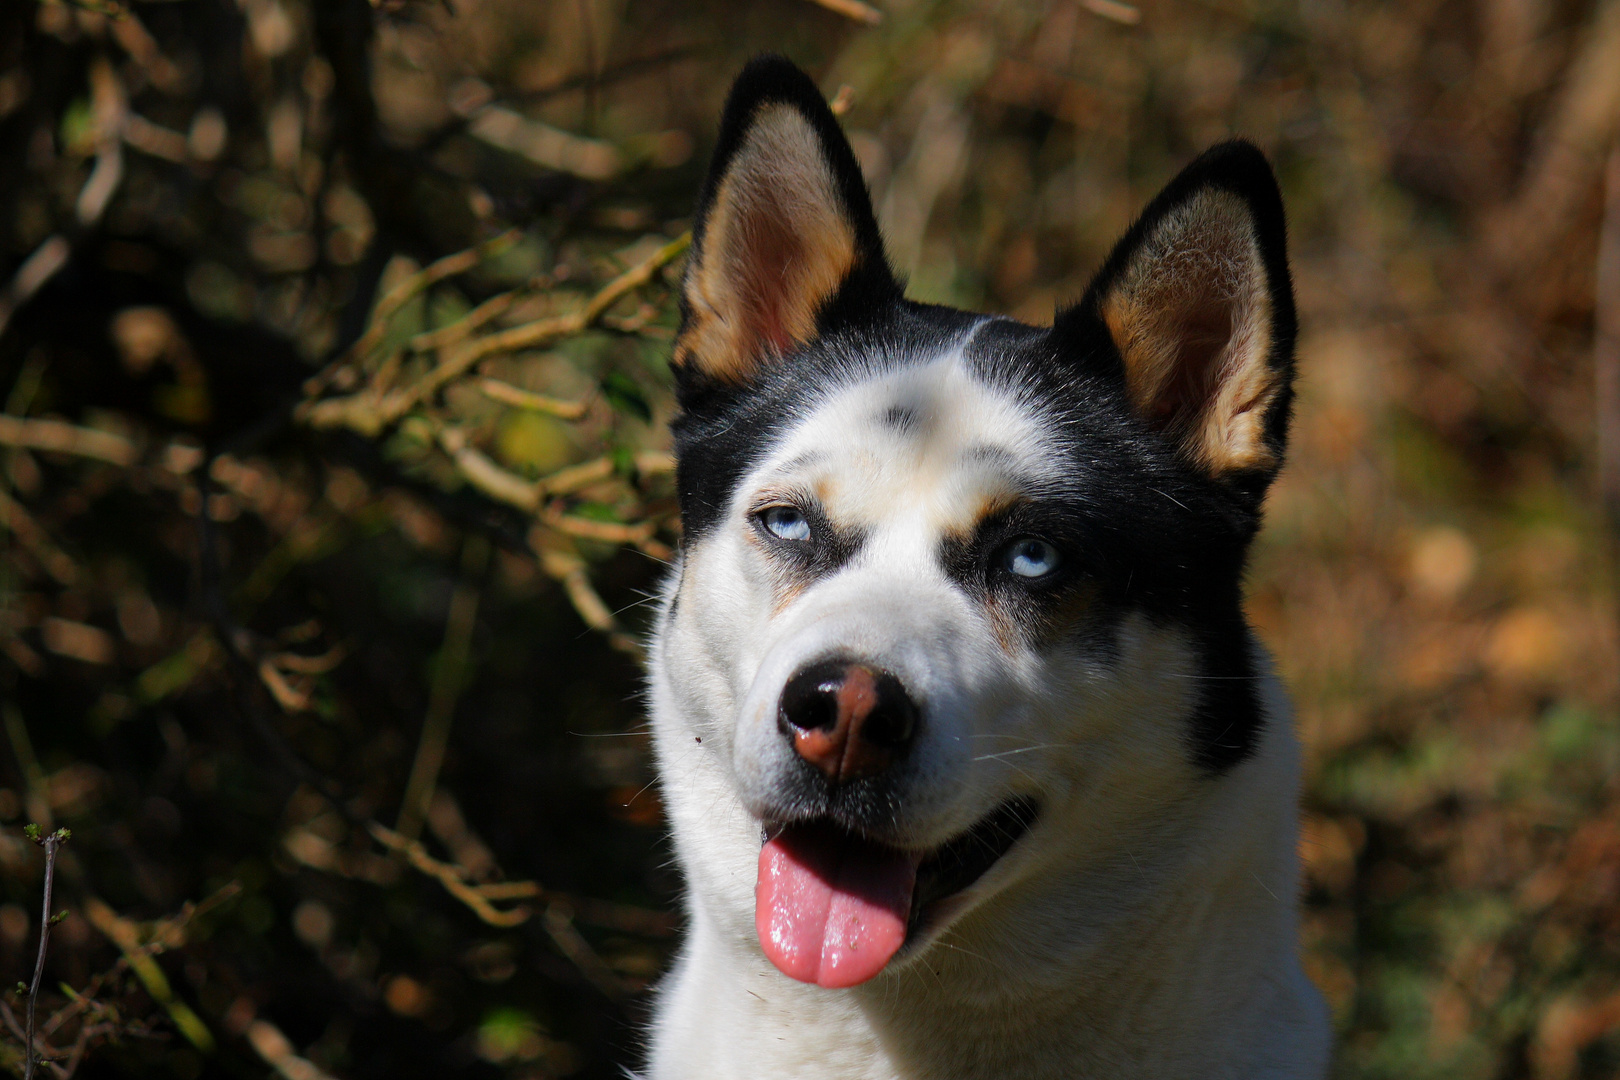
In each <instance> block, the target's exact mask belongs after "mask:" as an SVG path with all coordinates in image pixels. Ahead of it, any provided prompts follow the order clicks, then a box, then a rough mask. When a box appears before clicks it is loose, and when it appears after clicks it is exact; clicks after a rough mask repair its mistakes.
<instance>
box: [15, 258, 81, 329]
mask: <svg viewBox="0 0 1620 1080" xmlns="http://www.w3.org/2000/svg"><path fill="white" fill-rule="evenodd" d="M72 254H73V247H72V245H70V244H69V243H68V242H67V239H66V238H65V237H63V236H60V235H53V236H48V237H46V238H45V241H44V242H43V243H41V244H40V245H39V247H37V248H35V249H34V252H33V254H32V255H30V256H28V258H26V259H24V260H23V261H22V265H21V266H19V267H17V272H16V273H15V274H13V275H12V276H11V284H10V285H9V286H7V287H6V290H5V292H3V293H0V333H4V332H5V329H6V324H7V323H9V322H11V317H12V315H14V314H16V311H17V309H18V308H20V307H22V306H23V305H24V304H26V303H27V302H28V301H29V300H30V299H31V298H32V297H33V295H34V294H35V293H36V292H38V291H39V290H40V289H42V288H43V287H44V286H45V283H46V282H47V281H49V280H51V278H53V277H55V276H56V272H57V271H58V270H61V269H62V267H64V266H66V265H67V263H68V258H69V256H71V255H72Z"/></svg>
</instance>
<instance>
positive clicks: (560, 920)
mask: <svg viewBox="0 0 1620 1080" xmlns="http://www.w3.org/2000/svg"><path fill="white" fill-rule="evenodd" d="M544 921H545V926H546V933H547V934H549V935H550V936H551V940H552V941H553V942H554V943H556V946H557V948H558V949H559V950H561V951H562V954H563V955H564V956H566V957H568V959H570V960H572V961H573V962H574V966H575V967H577V968H579V970H580V972H581V973H582V974H584V976H585V977H586V978H587V979H589V980H590V981H591V985H592V986H595V987H596V988H597V989H598V990H600V991H602V993H603V994H604V995H606V996H607V997H609V998H611V999H612V1000H614V1001H623V1000H624V999H625V998H627V997H629V996H630V990H629V988H628V987H626V986H625V985H624V981H623V980H622V979H620V978H619V976H618V974H617V973H616V972H614V970H613V969H612V968H610V967H608V965H607V961H605V960H603V959H602V957H601V956H600V955H599V954H598V953H597V951H596V950H595V949H593V948H591V944H590V942H588V941H586V940H585V938H584V935H582V934H581V933H580V932H579V930H578V928H577V927H575V926H574V912H573V909H572V908H570V907H569V906H568V905H567V904H566V903H564V902H562V901H560V900H559V901H554V902H553V903H550V904H547V905H546V914H545V920H544Z"/></svg>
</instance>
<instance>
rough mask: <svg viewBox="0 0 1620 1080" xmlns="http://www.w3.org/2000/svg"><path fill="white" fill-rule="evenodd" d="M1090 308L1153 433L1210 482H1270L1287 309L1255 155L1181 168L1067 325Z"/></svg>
mask: <svg viewBox="0 0 1620 1080" xmlns="http://www.w3.org/2000/svg"><path fill="white" fill-rule="evenodd" d="M1086 310H1089V311H1091V312H1094V313H1095V315H1096V317H1097V318H1098V319H1099V320H1100V321H1101V323H1102V324H1103V327H1104V328H1105V329H1106V331H1107V333H1108V335H1109V336H1110V337H1111V338H1112V339H1113V342H1114V345H1115V346H1116V348H1117V350H1118V353H1119V357H1120V360H1121V361H1122V363H1123V366H1124V377H1125V387H1126V392H1127V394H1128V396H1129V398H1130V402H1131V405H1132V406H1133V408H1134V409H1135V410H1136V412H1137V414H1138V415H1139V416H1140V417H1141V418H1142V419H1143V420H1144V421H1145V422H1146V423H1147V424H1148V426H1150V427H1151V428H1153V429H1154V430H1156V431H1159V432H1161V433H1163V434H1164V435H1165V436H1166V437H1167V438H1169V439H1170V440H1171V441H1172V442H1173V443H1174V444H1175V446H1176V448H1177V450H1178V451H1179V452H1180V454H1181V455H1182V457H1184V458H1185V459H1187V460H1188V461H1189V462H1190V463H1191V464H1193V465H1195V466H1196V467H1198V468H1199V469H1200V470H1201V471H1203V472H1205V473H1206V474H1208V475H1210V476H1213V477H1216V478H1221V479H1232V480H1233V481H1234V482H1236V481H1237V478H1239V477H1247V478H1251V479H1254V480H1257V481H1258V482H1259V484H1260V486H1261V487H1263V486H1264V484H1265V483H1266V482H1268V481H1269V480H1270V478H1271V476H1272V475H1274V474H1275V472H1276V470H1277V469H1278V467H1279V466H1280V465H1281V463H1282V453H1283V448H1284V441H1285V438H1286V434H1287V420H1288V408H1289V403H1290V399H1291V379H1292V375H1293V339H1294V309H1293V299H1292V293H1291V290H1290V286H1289V282H1288V270H1287V253H1286V240H1285V230H1284V225H1283V218H1282V202H1281V197H1280V195H1279V194H1278V193H1277V189H1276V182H1275V180H1274V179H1273V178H1272V175H1271V170H1270V167H1269V166H1268V165H1267V164H1266V162H1265V159H1264V158H1263V157H1261V155H1260V152H1259V151H1258V150H1255V149H1254V148H1253V147H1252V146H1248V145H1247V144H1243V143H1230V144H1226V145H1224V146H1221V147H1217V148H1216V149H1215V150H1213V151H1211V152H1210V153H1209V154H1206V155H1205V156H1204V157H1203V158H1200V159H1199V161H1197V162H1195V163H1194V164H1193V165H1191V166H1189V167H1188V169H1187V170H1186V171H1185V172H1184V173H1183V174H1182V175H1181V176H1180V177H1178V178H1177V179H1176V180H1175V181H1173V182H1172V183H1171V184H1170V186H1169V187H1168V188H1166V190H1165V192H1164V193H1163V194H1162V195H1161V196H1160V197H1159V198H1158V199H1156V200H1155V201H1154V203H1153V205H1151V206H1150V207H1149V208H1148V210H1147V212H1146V213H1144V214H1143V217H1142V220H1141V221H1139V222H1138V223H1137V224H1136V226H1134V227H1133V228H1132V229H1131V231H1130V232H1129V233H1127V234H1126V237H1125V239H1124V240H1122V241H1121V242H1120V244H1119V246H1118V248H1116V249H1115V251H1114V254H1113V255H1112V256H1111V257H1110V258H1109V260H1108V263H1107V264H1106V265H1105V266H1104V268H1103V271H1102V273H1101V274H1099V275H1098V280H1097V283H1096V284H1095V285H1093V287H1092V291H1091V293H1090V294H1088V296H1087V299H1086V301H1085V302H1083V303H1082V305H1081V309H1079V310H1077V312H1075V313H1073V314H1071V315H1068V316H1066V317H1068V318H1075V317H1080V316H1083V314H1084V312H1085V311H1086ZM1060 321H1061V320H1060ZM1239 486H1249V485H1246V484H1240V485H1239Z"/></svg>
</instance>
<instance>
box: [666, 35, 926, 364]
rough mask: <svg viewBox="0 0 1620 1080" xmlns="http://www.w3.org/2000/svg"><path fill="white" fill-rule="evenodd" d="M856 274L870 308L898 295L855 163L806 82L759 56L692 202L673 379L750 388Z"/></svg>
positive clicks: (740, 83) (737, 90) (776, 60)
mask: <svg viewBox="0 0 1620 1080" xmlns="http://www.w3.org/2000/svg"><path fill="white" fill-rule="evenodd" d="M857 278H858V279H859V282H860V283H861V284H863V285H865V286H867V288H866V289H865V290H864V292H863V293H862V295H864V296H865V297H866V299H867V300H869V301H872V300H876V301H881V300H882V299H883V298H885V297H888V296H890V295H891V294H892V295H894V296H898V294H899V287H898V285H896V284H895V282H894V278H893V275H892V274H891V273H890V272H889V269H888V262H887V260H886V258H885V257H884V254H883V248H882V243H881V241H880V240H879V238H878V229H877V221H876V219H875V218H874V217H873V215H872V207H871V200H870V198H869V197H868V195H867V192H866V184H865V181H864V180H863V179H862V177H861V172H860V167H859V166H858V165H857V164H856V162H855V155H854V153H853V152H852V151H851V150H850V148H849V144H848V142H847V141H846V140H845V138H844V135H843V132H842V130H841V129H840V128H839V126H838V121H837V120H836V119H835V118H834V117H833V115H832V112H831V111H830V110H829V109H828V107H827V103H826V101H825V100H823V98H822V97H821V93H820V91H819V90H818V89H817V88H816V86H815V84H814V83H813V82H812V81H811V80H810V78H809V76H807V75H805V74H804V73H803V72H801V71H800V70H799V69H798V68H796V67H794V66H793V65H792V64H791V63H789V62H788V61H787V60H784V59H782V58H781V57H764V58H761V59H759V60H755V61H754V62H752V63H750V64H749V65H748V66H747V67H746V68H745V69H744V70H743V72H742V74H741V75H740V76H739V77H738V79H737V82H736V85H735V86H733V88H732V92H731V97H730V99H729V101H728V102H727V105H726V112H725V116H724V118H723V119H722V121H721V127H720V139H719V144H718V146H717V148H716V150H715V157H714V163H713V164H712V165H711V167H710V172H709V178H708V181H707V182H706V183H705V185H704V194H703V197H702V199H701V200H700V203H699V206H698V213H697V221H696V224H695V226H694V229H693V247H692V254H691V256H690V258H689V260H688V262H687V270H686V277H685V280H684V282H683V284H682V292H681V316H682V318H681V328H680V331H679V333H678V334H677V335H676V341H675V351H674V356H673V358H672V362H673V364H674V366H675V371H676V374H677V376H678V377H679V378H680V379H681V380H682V381H683V382H687V383H690V381H691V380H693V378H694V377H696V378H697V379H698V381H699V382H702V383H721V384H731V385H738V384H742V383H746V382H747V381H749V380H750V379H751V378H753V377H754V376H755V375H757V374H758V373H759V372H760V371H761V370H762V368H763V367H764V366H765V365H767V364H769V363H771V362H772V361H774V360H775V359H776V358H778V357H780V356H782V355H783V354H784V353H786V352H788V351H790V350H791V349H792V348H793V347H794V346H795V345H796V344H799V343H802V342H806V341H808V340H810V339H811V338H812V337H814V336H815V335H816V333H817V332H818V329H819V326H818V324H819V321H820V320H821V318H822V317H823V315H824V314H825V313H826V312H827V310H828V308H829V305H831V304H832V303H833V302H834V300H835V299H836V298H837V297H838V296H840V295H841V293H842V292H843V290H844V289H845V288H846V287H847V286H848V285H849V283H850V282H851V281H852V280H854V279H857ZM858 291H859V290H858Z"/></svg>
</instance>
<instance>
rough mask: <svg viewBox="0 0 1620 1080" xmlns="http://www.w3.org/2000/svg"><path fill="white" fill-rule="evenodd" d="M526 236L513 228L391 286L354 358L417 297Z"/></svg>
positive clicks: (374, 342)
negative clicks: (390, 320)
mask: <svg viewBox="0 0 1620 1080" xmlns="http://www.w3.org/2000/svg"><path fill="white" fill-rule="evenodd" d="M522 236H523V233H522V232H521V231H520V230H518V229H510V230H508V231H506V232H504V233H501V234H500V235H499V236H496V237H493V238H491V239H489V240H485V241H484V242H483V243H481V244H476V245H474V246H473V247H470V248H467V249H466V250H464V251H458V252H455V253H454V254H451V255H446V256H445V257H444V258H442V259H438V260H436V261H434V262H431V263H429V264H428V265H426V266H424V267H423V268H422V269H420V270H418V271H417V272H416V273H414V274H412V275H411V276H409V277H407V278H406V279H405V280H404V281H401V282H400V283H399V284H398V285H395V286H394V287H393V288H392V289H389V290H388V291H387V292H386V293H384V294H383V295H382V296H381V297H380V298H379V299H378V300H377V306H376V307H375V308H373V309H372V312H371V325H370V326H369V327H367V328H366V332H365V333H364V334H363V335H362V336H361V338H360V340H359V341H356V342H355V343H354V346H353V347H352V348H350V349H349V356H350V358H351V359H352V358H356V357H361V356H364V355H365V354H366V353H368V352H370V351H371V350H372V349H374V348H376V347H377V343H378V342H380V341H381V340H382V338H383V335H384V334H386V333H387V332H388V320H389V319H391V318H393V317H394V315H395V314H397V313H398V312H399V310H400V309H401V308H403V307H404V306H405V305H406V304H408V303H410V302H411V301H412V300H414V299H415V298H416V297H418V296H420V295H422V294H423V293H425V292H427V291H428V290H429V289H431V288H432V287H433V286H435V285H437V284H438V283H439V282H441V281H443V280H444V279H445V278H450V277H455V276H456V275H457V274H462V273H465V272H467V271H468V270H471V269H472V268H473V267H475V266H477V265H478V264H479V263H481V262H483V261H484V260H485V259H491V258H494V257H495V256H496V255H499V254H501V253H502V252H504V251H506V250H507V249H508V248H510V247H511V246H512V245H513V244H515V243H517V242H518V240H520V239H521V238H522Z"/></svg>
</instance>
